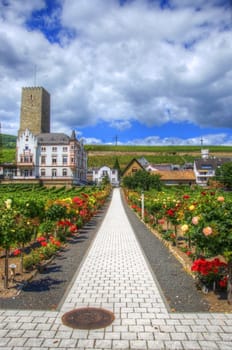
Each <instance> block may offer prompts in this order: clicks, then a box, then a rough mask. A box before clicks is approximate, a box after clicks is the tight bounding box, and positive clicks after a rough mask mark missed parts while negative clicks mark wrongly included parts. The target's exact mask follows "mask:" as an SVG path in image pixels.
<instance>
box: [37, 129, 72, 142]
mask: <svg viewBox="0 0 232 350" xmlns="http://www.w3.org/2000/svg"><path fill="white" fill-rule="evenodd" d="M36 137H37V140H38V144H45V143H46V144H49V145H53V144H63V145H67V144H69V141H70V137H69V136H67V135H66V134H64V133H55V132H53V133H42V134H37V135H36Z"/></svg>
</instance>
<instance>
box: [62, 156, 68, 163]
mask: <svg viewBox="0 0 232 350" xmlns="http://www.w3.org/2000/svg"><path fill="white" fill-rule="evenodd" d="M63 164H68V157H67V156H63Z"/></svg>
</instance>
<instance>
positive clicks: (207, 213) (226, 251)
mask: <svg viewBox="0 0 232 350" xmlns="http://www.w3.org/2000/svg"><path fill="white" fill-rule="evenodd" d="M126 198H127V200H128V202H129V204H130V206H131V207H132V208H133V209H134V211H136V212H137V213H138V215H140V216H141V217H142V218H143V219H144V221H145V222H146V223H147V224H148V225H149V226H150V227H152V228H154V229H155V230H156V231H157V232H158V233H159V235H160V237H162V238H163V239H165V240H168V241H170V244H172V245H175V246H177V247H178V248H179V249H181V250H182V251H183V252H185V253H186V254H187V255H188V256H189V257H190V258H191V260H192V267H191V270H192V273H193V274H194V276H195V278H196V281H197V283H198V284H199V285H200V286H201V287H202V288H204V289H205V290H209V289H212V290H215V289H218V288H221V289H223V288H224V289H226V288H227V291H228V292H227V298H228V302H229V303H232V194H231V193H229V192H228V193H226V192H223V193H222V192H219V191H214V190H213V191H212V190H201V189H191V188H187V189H186V188H185V189H181V188H178V189H176V190H175V189H166V190H164V191H162V192H155V191H150V192H145V193H144V194H143V195H142V196H141V192H136V191H128V190H127V191H126ZM143 198H144V199H143ZM142 202H143V204H142Z"/></svg>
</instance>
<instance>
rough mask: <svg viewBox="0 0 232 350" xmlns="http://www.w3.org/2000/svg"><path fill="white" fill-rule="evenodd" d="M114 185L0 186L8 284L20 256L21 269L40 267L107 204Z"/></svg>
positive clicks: (1, 244)
mask: <svg viewBox="0 0 232 350" xmlns="http://www.w3.org/2000/svg"><path fill="white" fill-rule="evenodd" d="M109 192H110V188H97V187H79V188H78V187H74V188H71V189H66V188H65V187H63V188H55V187H54V188H50V189H47V188H45V187H42V186H37V185H34V186H33V185H11V186H4V185H2V186H0V198H1V202H0V251H1V258H2V259H4V273H3V276H2V278H3V279H4V287H5V288H8V285H9V272H11V271H12V268H13V267H14V264H13V265H12V264H10V265H9V259H10V258H11V257H14V256H20V272H21V273H22V272H23V271H24V270H29V269H32V268H38V267H39V266H40V265H41V264H42V263H43V262H44V261H45V260H47V259H49V258H50V257H52V256H53V255H54V254H55V253H56V251H57V250H59V249H60V248H61V246H62V245H63V244H64V242H65V241H66V240H67V238H68V237H70V236H71V235H78V234H79V230H80V228H81V227H83V225H84V224H85V223H86V222H88V221H89V220H90V219H91V217H92V216H93V215H94V214H95V213H96V212H97V210H98V209H99V208H100V207H101V206H102V205H103V204H104V203H105V200H106V198H107V197H108V195H109Z"/></svg>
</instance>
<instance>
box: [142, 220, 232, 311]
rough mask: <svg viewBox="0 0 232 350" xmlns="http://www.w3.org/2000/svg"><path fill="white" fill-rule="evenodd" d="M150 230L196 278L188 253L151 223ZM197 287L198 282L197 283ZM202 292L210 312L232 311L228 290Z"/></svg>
mask: <svg viewBox="0 0 232 350" xmlns="http://www.w3.org/2000/svg"><path fill="white" fill-rule="evenodd" d="M146 226H147V228H148V229H149V231H151V232H152V234H153V235H155V236H156V237H157V238H158V239H159V240H161V241H162V243H163V244H164V245H165V246H166V247H167V248H168V249H169V251H170V252H171V253H172V254H173V255H174V256H175V258H176V259H177V260H178V261H179V262H180V263H181V264H182V266H183V269H184V271H186V272H187V273H188V274H190V275H191V276H192V278H193V279H195V276H194V274H193V273H192V271H191V266H192V263H193V262H192V260H191V258H189V257H188V256H187V255H186V253H184V252H183V251H181V249H180V247H178V246H173V244H172V243H171V242H169V241H166V240H165V239H163V238H162V236H161V234H160V233H159V232H158V231H157V230H155V229H153V228H151V227H150V226H149V225H146ZM196 288H197V289H198V287H197V284H196ZM201 294H202V295H203V298H204V299H205V300H206V301H207V303H208V304H209V311H210V312H229V313H230V312H232V305H230V304H228V302H227V297H226V291H223V290H216V291H213V290H208V291H206V292H203V291H202V290H201Z"/></svg>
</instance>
